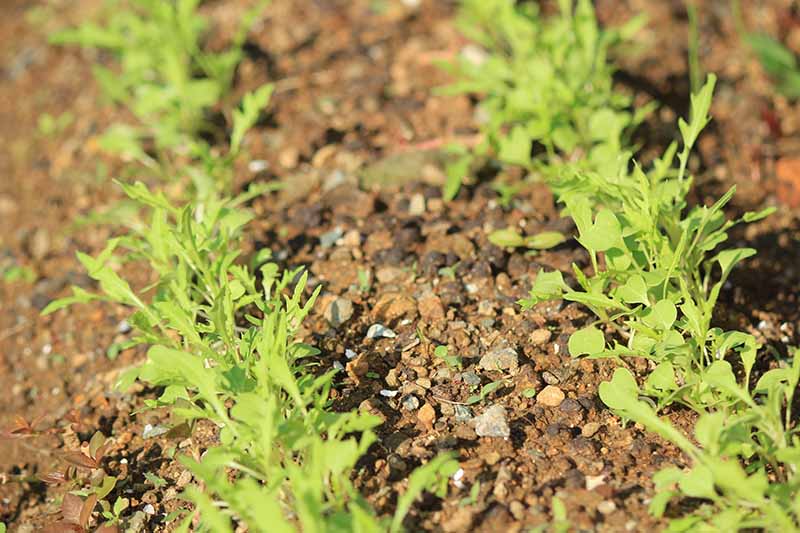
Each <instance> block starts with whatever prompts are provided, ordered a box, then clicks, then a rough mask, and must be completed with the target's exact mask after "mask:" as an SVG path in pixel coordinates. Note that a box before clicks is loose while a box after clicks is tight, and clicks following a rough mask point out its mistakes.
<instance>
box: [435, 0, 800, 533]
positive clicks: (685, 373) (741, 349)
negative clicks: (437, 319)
mask: <svg viewBox="0 0 800 533" xmlns="http://www.w3.org/2000/svg"><path fill="white" fill-rule="evenodd" d="M560 4H561V8H562V9H561V15H560V16H556V17H553V18H552V19H548V20H541V19H540V18H539V17H538V15H537V13H536V12H535V10H533V8H527V7H516V6H514V5H513V3H512V2H505V1H502V0H497V1H494V2H465V6H464V10H463V17H464V20H465V21H467V23H468V25H467V27H466V31H465V33H466V34H467V35H468V36H471V37H473V39H474V40H475V41H476V42H477V43H479V44H481V45H482V46H483V47H484V48H485V52H486V57H485V58H484V59H483V60H482V61H481V62H479V63H477V64H476V63H475V62H474V61H472V62H471V61H469V60H467V59H463V60H462V61H460V62H459V64H458V68H456V72H457V73H458V74H459V75H460V76H461V79H460V80H459V81H457V82H456V83H455V84H454V85H453V86H452V89H453V90H455V91H458V92H462V91H467V92H477V93H480V94H482V95H484V99H483V101H482V104H481V106H482V108H483V109H484V110H485V111H486V112H487V114H488V117H487V120H486V122H485V124H484V134H485V143H484V145H483V146H482V149H483V150H485V151H486V153H488V154H490V155H491V156H493V157H494V158H495V159H496V160H498V161H499V162H501V163H503V164H506V165H509V164H510V165H521V166H523V167H524V168H525V169H526V170H527V171H528V172H530V173H532V174H535V175H536V176H537V177H540V178H542V179H544V180H545V181H546V182H547V183H548V184H549V185H550V186H551V188H552V189H553V191H554V193H555V194H556V197H557V199H558V201H559V202H560V203H561V204H563V206H564V210H563V215H564V216H569V217H570V218H571V219H572V221H573V222H574V224H575V226H576V228H577V237H576V240H577V242H578V243H579V244H580V245H581V246H582V247H583V248H585V250H586V252H587V254H588V257H589V259H590V265H589V268H588V269H586V270H584V269H581V268H579V267H578V266H577V265H573V271H572V277H573V279H574V281H573V282H571V283H567V281H566V280H565V279H564V276H563V274H562V273H561V272H560V271H551V272H548V271H540V272H539V274H538V276H537V277H536V279H535V281H534V283H533V286H532V289H531V291H530V296H529V297H528V298H527V299H524V300H522V301H521V302H520V304H521V305H522V306H523V307H524V308H530V307H533V306H534V305H536V304H538V303H539V302H542V301H547V300H556V299H564V300H568V301H572V302H578V303H580V304H582V305H584V306H586V308H588V309H589V310H590V311H591V312H592V313H593V314H594V315H595V317H596V320H595V321H593V322H592V323H591V324H589V325H588V326H586V327H584V328H582V329H580V330H578V331H576V332H575V333H574V334H573V335H572V336H571V337H570V340H569V351H570V354H571V355H572V356H575V357H591V358H601V357H611V358H615V359H618V360H623V359H624V358H627V357H639V358H644V359H647V360H649V361H652V365H653V366H652V371H651V372H650V374H649V375H648V376H644V377H643V380H642V382H641V384H639V383H637V380H636V378H635V377H634V375H633V374H632V373H631V372H630V371H629V370H628V369H626V368H624V367H623V368H619V369H617V371H616V372H615V374H614V377H613V379H612V381H611V382H607V383H603V384H602V385H601V387H600V397H601V399H602V400H603V401H604V402H605V403H606V405H608V406H609V407H611V408H612V409H613V410H614V411H615V412H617V413H618V414H619V415H620V416H622V417H623V418H624V419H627V420H632V421H635V422H638V423H640V424H642V425H643V426H645V427H646V428H648V429H649V430H651V431H653V432H656V433H658V434H659V435H661V436H662V437H664V438H666V439H667V440H669V441H671V442H673V443H675V444H676V445H677V446H679V447H680V449H681V450H683V451H684V453H685V454H686V455H687V456H688V458H689V460H690V466H689V467H688V468H686V469H678V468H676V467H671V468H667V469H665V470H663V471H661V472H659V473H658V474H657V475H656V476H655V478H654V483H655V485H656V487H657V489H658V490H659V492H658V495H657V497H656V498H655V499H654V500H653V501H652V503H651V507H650V508H651V511H652V513H653V514H654V515H656V516H663V514H664V512H665V510H666V508H667V505H668V503H669V502H670V501H671V500H673V499H674V498H677V497H690V498H699V499H701V501H702V502H703V504H702V505H700V506H697V507H696V508H695V509H694V511H692V512H691V513H690V514H688V515H686V516H684V517H682V518H680V519H675V520H672V521H671V522H670V526H669V527H670V530H671V531H695V530H699V529H702V530H708V531H737V530H740V529H748V528H756V529H764V530H768V531H795V530H797V529H798V528H800V507H798V504H797V502H798V501H800V492H799V491H798V489H800V477H798V474H797V469H798V460H800V441H798V438H797V436H796V433H797V427H796V422H795V421H794V420H793V419H792V400H793V396H794V391H795V389H796V387H797V384H798V380H799V379H800V356H798V355H797V354H796V353H795V355H793V357H792V358H791V360H789V361H781V362H780V367H779V368H776V369H772V370H769V371H767V372H764V373H763V374H762V375H761V376H760V377H759V379H758V380H757V381H756V383H755V386H753V385H752V379H751V374H752V372H753V370H754V367H755V366H756V365H755V363H756V359H757V355H758V350H759V348H760V346H759V345H758V343H757V342H756V340H755V338H754V337H753V336H752V335H749V334H747V333H745V332H742V331H724V330H722V329H721V328H719V327H715V326H714V311H715V308H716V304H717V300H718V298H719V295H720V292H721V291H722V289H723V287H724V285H725V283H726V281H727V279H728V277H729V275H730V273H731V271H732V269H733V268H734V267H735V266H736V265H737V264H738V263H739V262H741V261H743V260H745V259H747V258H748V257H750V256H752V255H753V254H755V250H753V249H750V248H724V249H721V246H722V245H723V244H724V243H726V241H727V239H728V231H729V230H730V228H731V227H733V226H734V225H736V224H739V223H747V222H753V221H756V220H759V219H761V218H763V217H765V216H767V215H769V214H770V212H771V210H770V209H767V210H764V211H761V212H758V213H746V214H745V215H743V216H742V217H741V218H739V219H736V220H729V219H727V218H726V217H725V214H724V212H723V208H724V207H725V205H726V204H727V203H728V202H729V201H730V199H731V197H732V196H733V194H734V188H731V189H730V190H729V191H728V192H726V193H725V194H724V195H723V196H722V197H721V198H719V199H718V200H717V201H716V202H715V203H714V204H713V205H711V206H695V207H690V206H689V205H688V203H687V201H686V197H687V194H688V192H689V190H690V187H691V184H692V178H691V176H690V174H689V171H688V162H689V157H690V154H691V150H692V147H693V145H694V144H695V143H696V141H697V139H698V136H699V135H700V133H701V131H702V130H703V128H704V127H705V126H706V125H707V123H708V122H709V120H710V117H709V115H708V113H709V108H710V105H711V99H712V94H713V91H714V86H715V82H716V79H715V77H714V76H713V75H710V76H709V77H708V81H707V82H706V83H705V85H704V86H703V87H702V88H700V90H699V91H698V92H696V93H695V94H693V95H692V97H691V113H690V117H689V119H688V121H684V120H683V119H681V120H680V121H679V124H678V126H679V130H680V134H681V140H682V143H681V145H680V150H679V145H678V143H676V142H675V143H672V144H671V145H670V146H669V147H668V148H667V149H666V150H665V152H664V154H663V155H662V156H661V157H660V158H658V159H656V160H655V161H654V162H653V163H652V165H651V166H650V168H648V169H646V170H645V169H643V168H642V167H641V166H640V165H639V164H637V163H636V162H635V161H632V154H633V153H634V152H635V147H634V146H631V145H630V142H629V138H630V132H631V128H633V127H635V125H636V124H638V122H639V121H640V120H641V118H642V117H643V116H645V115H646V112H647V111H649V109H648V108H645V109H644V110H637V111H630V109H629V107H630V104H631V100H630V98H627V97H625V96H623V95H620V94H617V93H615V92H614V89H613V86H612V80H611V73H612V70H613V69H612V68H611V67H610V66H609V65H608V64H607V58H606V54H607V47H608V46H609V44H611V43H613V42H618V40H619V39H620V38H622V37H624V36H626V35H628V34H629V32H628V31H627V29H626V30H623V31H618V32H611V33H602V32H600V31H599V30H598V29H597V25H596V22H595V19H594V14H593V11H592V8H591V6H590V3H589V2H588V1H579V2H578V3H577V7H576V8H575V10H574V11H573V10H572V7H571V5H572V3H571V2H561V3H560ZM628 28H630V26H629V27H628ZM532 77H535V79H532ZM584 91H585V92H584ZM539 145H541V146H542V147H543V150H542V151H541V153H540V154H537V153H536V152H537V146H539ZM532 154H533V155H532ZM676 160H677V168H676V165H675V164H674V163H675V162H676ZM464 168H466V167H464ZM462 170H463V169H462ZM460 175H461V174H453V175H451V177H456V176H460ZM448 187H451V190H453V189H454V187H455V185H453V184H452V183H451V184H448ZM537 238H538V236H533V237H527V238H526V237H523V236H521V235H519V234H518V233H517V232H515V231H513V230H501V231H499V232H495V233H494V234H493V235H492V236H491V237H490V239H491V240H492V241H493V242H495V243H496V244H499V245H503V246H508V247H517V246H524V245H526V244H529V241H530V243H533V242H534V241H535V240H536V239H537ZM554 242H555V243H558V241H554ZM534 247H535V246H534ZM674 404H680V405H683V406H686V407H688V408H690V409H692V410H694V411H696V412H697V413H698V415H699V417H698V419H697V423H696V426H695V429H694V435H692V436H687V435H684V434H683V433H682V432H681V431H680V430H678V429H676V428H675V427H674V426H673V425H672V424H671V423H670V422H669V421H668V420H667V419H665V418H661V417H659V415H658V413H659V411H661V410H663V409H664V408H666V407H668V406H670V405H674Z"/></svg>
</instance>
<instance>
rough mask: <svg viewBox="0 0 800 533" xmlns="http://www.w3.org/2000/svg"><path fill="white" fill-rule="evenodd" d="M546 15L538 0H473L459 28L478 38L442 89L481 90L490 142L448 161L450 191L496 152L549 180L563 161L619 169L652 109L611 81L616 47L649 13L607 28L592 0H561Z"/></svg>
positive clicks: (485, 131)
mask: <svg viewBox="0 0 800 533" xmlns="http://www.w3.org/2000/svg"><path fill="white" fill-rule="evenodd" d="M559 6H560V13H559V14H558V15H556V16H552V17H544V16H542V15H541V14H540V13H539V8H538V6H537V5H536V4H534V3H527V2H526V3H523V4H520V5H517V4H516V2H512V1H510V0H488V1H486V0H465V1H464V2H463V3H462V7H461V10H460V13H459V19H458V20H459V28H460V29H461V31H462V33H464V35H465V36H467V37H468V38H470V39H471V40H472V41H474V42H475V43H476V45H478V46H480V50H481V51H480V52H479V53H472V54H462V56H461V57H460V58H459V59H458V60H457V61H456V62H454V63H451V64H449V65H445V68H446V69H447V70H449V71H450V72H451V73H452V74H453V75H454V76H455V77H456V81H455V82H453V83H452V84H451V85H449V86H448V87H446V88H443V89H442V90H441V92H444V93H446V94H459V93H469V94H479V95H481V103H480V109H481V112H482V113H483V115H484V119H483V124H482V126H481V133H482V134H483V142H482V143H481V144H480V145H479V147H478V149H477V150H476V151H475V152H467V151H465V150H463V149H461V150H460V152H461V153H462V156H461V158H460V159H459V160H458V161H457V162H455V163H453V164H452V165H451V166H450V167H449V168H448V169H447V174H448V180H447V184H446V185H445V191H444V194H445V197H446V198H448V199H451V198H454V197H455V195H456V194H457V193H458V190H459V188H460V186H461V183H462V181H463V178H464V177H465V175H466V174H467V172H468V169H469V166H470V163H471V162H472V161H473V159H474V158H475V157H476V156H483V155H489V156H491V157H492V158H494V159H496V160H497V161H499V162H500V163H502V164H507V165H516V166H522V167H524V168H525V169H526V170H527V171H528V172H529V173H531V174H533V175H535V176H538V177H543V178H545V179H551V178H555V177H557V176H558V174H559V173H560V169H561V164H562V163H563V164H566V163H569V164H570V165H579V166H580V167H582V168H587V169H593V170H598V171H601V172H602V171H605V170H606V169H611V170H612V171H613V170H616V168H617V165H618V160H617V159H618V156H619V153H620V151H622V150H626V149H629V144H630V143H629V139H630V134H631V133H632V131H633V129H634V127H635V126H636V125H637V124H639V123H640V122H641V121H642V119H643V118H644V117H645V116H646V115H647V113H648V112H649V109H650V108H648V107H645V108H642V109H639V110H638V111H636V112H632V111H631V103H632V100H631V97H630V96H628V95H625V94H622V93H620V92H618V91H615V90H613V79H612V74H613V72H614V69H613V67H612V65H611V64H610V62H609V61H608V53H609V50H610V48H612V47H613V46H615V45H618V44H620V43H621V42H623V41H625V40H627V39H628V38H630V36H631V35H633V33H635V31H636V30H637V29H638V27H639V26H640V25H641V23H642V22H643V19H642V18H641V17H638V18H636V19H634V20H632V21H630V22H629V23H628V24H626V25H625V26H623V27H621V28H617V29H601V28H600V27H599V26H598V23H597V19H596V17H595V13H594V8H593V7H592V4H591V2H590V1H589V0H579V1H578V2H577V4H575V5H574V4H573V2H572V1H571V0H563V1H560V2H559Z"/></svg>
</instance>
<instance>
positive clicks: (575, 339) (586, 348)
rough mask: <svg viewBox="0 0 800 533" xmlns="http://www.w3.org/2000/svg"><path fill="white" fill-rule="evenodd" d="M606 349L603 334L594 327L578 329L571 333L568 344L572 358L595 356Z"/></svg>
mask: <svg viewBox="0 0 800 533" xmlns="http://www.w3.org/2000/svg"><path fill="white" fill-rule="evenodd" d="M605 347H606V339H605V337H604V336H603V332H602V331H600V330H599V329H597V328H595V327H594V326H589V327H587V328H583V329H579V330H578V331H576V332H575V333H573V334H572V335H571V336H570V338H569V342H568V348H569V353H570V355H571V356H573V357H578V356H579V355H596V354H598V353H600V352H602V351H603V350H604V349H605Z"/></svg>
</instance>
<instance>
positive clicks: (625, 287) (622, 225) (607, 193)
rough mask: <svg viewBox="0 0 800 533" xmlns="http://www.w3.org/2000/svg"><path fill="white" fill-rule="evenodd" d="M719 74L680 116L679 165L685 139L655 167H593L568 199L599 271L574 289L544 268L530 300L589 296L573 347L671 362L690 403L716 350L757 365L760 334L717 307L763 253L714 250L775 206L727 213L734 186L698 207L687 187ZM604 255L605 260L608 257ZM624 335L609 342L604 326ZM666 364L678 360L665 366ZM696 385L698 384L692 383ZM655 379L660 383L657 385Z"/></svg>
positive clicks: (672, 393)
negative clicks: (722, 318) (690, 204)
mask: <svg viewBox="0 0 800 533" xmlns="http://www.w3.org/2000/svg"><path fill="white" fill-rule="evenodd" d="M714 81H715V80H714V78H713V77H710V78H709V81H708V83H707V84H706V85H705V86H704V87H703V89H702V90H701V91H700V92H699V93H698V94H696V95H694V96H693V97H692V110H691V120H690V122H688V123H687V122H684V121H682V120H681V122H680V130H681V132H682V135H683V147H682V150H681V152H680V153H679V154H678V155H677V159H678V161H679V168H678V170H677V173H675V172H672V171H671V170H670V166H671V163H672V161H673V159H674V158H675V154H676V150H677V148H676V145H675V144H673V145H671V146H670V147H669V148H668V149H667V152H666V153H665V155H664V157H663V158H662V159H660V160H658V161H656V163H655V164H654V167H653V169H652V170H651V171H649V172H648V173H647V174H645V173H644V171H642V170H641V169H640V168H639V167H634V172H633V174H632V175H631V176H626V175H623V176H612V177H608V176H603V175H599V174H594V175H591V174H584V175H583V176H581V177H578V178H576V180H575V181H574V187H573V188H572V189H571V190H570V192H567V193H565V194H563V195H561V197H560V200H561V201H563V202H564V203H565V204H566V210H565V211H566V213H568V214H569V215H570V216H571V217H572V219H573V220H574V222H575V225H576V226H577V228H578V237H577V240H578V242H579V243H580V244H581V246H583V247H584V248H586V250H587V252H588V253H589V257H590V260H591V268H592V272H593V273H592V275H591V276H589V275H586V274H584V272H583V271H581V270H580V269H578V268H577V266H574V267H573V271H574V274H575V277H576V280H577V284H578V287H577V288H575V289H573V288H571V287H569V286H568V285H567V284H566V283H565V282H564V279H563V277H562V275H561V273H560V272H540V273H539V276H538V277H537V278H536V280H535V281H534V284H533V287H532V289H531V292H530V297H529V298H528V299H526V300H524V301H522V302H521V304H522V305H523V307H530V306H532V305H535V304H536V303H538V302H540V301H542V300H547V299H552V298H564V299H566V300H570V301H574V302H579V303H582V304H584V305H586V306H587V307H588V308H589V309H590V310H591V311H592V312H593V313H594V314H595V315H596V316H597V319H598V320H597V323H596V324H592V325H590V326H588V327H586V328H584V329H581V330H579V331H578V332H576V333H575V334H573V335H572V337H571V338H570V341H569V350H570V353H571V354H572V355H573V356H589V357H620V356H623V355H625V356H628V355H635V356H639V357H644V358H647V359H652V360H654V361H655V362H657V363H669V364H670V365H671V367H670V369H674V371H675V372H676V373H677V378H676V380H677V382H680V383H683V384H684V385H682V386H681V387H679V388H675V389H674V390H672V389H670V388H669V387H667V388H666V389H664V391H663V397H664V398H665V399H668V401H675V400H678V401H683V402H685V403H687V404H689V405H693V404H695V403H697V402H702V400H701V396H702V387H701V384H700V383H699V382H697V380H694V379H692V376H693V375H694V374H696V372H698V371H699V370H701V369H703V368H705V367H706V366H708V365H709V364H710V363H711V362H712V361H714V360H715V359H718V358H721V357H724V356H725V355H726V354H728V353H731V354H739V355H740V356H741V358H742V359H743V360H744V361H745V362H746V364H745V368H746V371H747V372H749V369H750V368H752V361H753V360H754V358H755V351H756V349H757V346H756V343H755V341H754V340H753V338H752V337H750V336H749V335H746V334H744V333H740V332H725V331H722V330H720V329H719V328H715V327H712V325H711V320H712V315H713V309H714V306H715V304H716V301H717V299H718V297H719V293H720V291H721V290H722V287H723V285H724V283H725V281H726V280H727V278H728V276H729V275H730V273H731V271H732V269H733V268H734V267H735V266H736V264H737V263H739V262H740V261H742V260H744V259H746V258H748V257H750V256H751V255H753V254H754V253H755V251H754V250H752V249H750V248H733V249H727V250H724V251H721V252H717V253H714V251H715V248H717V247H718V246H719V245H720V244H721V243H723V242H725V241H726V240H727V231H728V230H729V229H730V228H731V227H732V226H734V225H735V224H738V223H741V222H752V221H755V220H758V219H760V218H763V217H764V216H767V215H768V214H769V213H770V212H771V210H765V211H762V212H760V213H746V214H745V215H743V216H742V217H741V218H739V219H737V220H733V221H731V220H726V219H725V216H724V213H723V212H722V208H723V207H724V206H725V204H726V203H727V202H728V201H729V200H730V198H731V197H732V195H733V193H734V189H733V188H732V189H731V190H729V191H728V192H727V193H726V194H725V195H723V197H722V198H720V199H719V200H718V201H717V202H716V203H715V204H713V205H712V206H710V207H709V206H698V207H695V208H692V209H690V210H688V212H686V213H685V214H684V212H685V210H686V209H687V206H686V200H685V197H686V193H687V192H688V188H689V186H690V183H691V178H690V177H689V176H688V175H687V173H686V163H687V161H688V158H689V153H690V151H691V148H692V145H693V144H694V142H695V141H696V139H697V137H698V135H699V133H700V131H701V130H702V128H703V127H704V126H705V124H706V123H707V122H708V120H709V118H708V110H709V107H710V104H711V94H712V91H713V87H714ZM601 257H602V258H603V261H602V262H601V261H600V258H601ZM598 326H601V327H602V328H603V329H607V330H610V331H614V332H616V333H617V334H618V338H619V339H621V340H622V341H623V342H620V341H618V340H613V341H612V342H610V343H607V342H606V338H605V334H604V331H603V329H601V328H599V327H598ZM662 369H663V373H664V374H667V373H668V372H669V369H666V368H665V367H662ZM690 384H693V385H690ZM653 386H654V387H656V386H657V385H656V384H654V385H653Z"/></svg>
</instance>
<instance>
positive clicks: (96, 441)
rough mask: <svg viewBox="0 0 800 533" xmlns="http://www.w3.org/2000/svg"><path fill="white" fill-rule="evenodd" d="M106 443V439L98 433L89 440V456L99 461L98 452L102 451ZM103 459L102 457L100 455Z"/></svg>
mask: <svg viewBox="0 0 800 533" xmlns="http://www.w3.org/2000/svg"><path fill="white" fill-rule="evenodd" d="M105 443H106V437H105V435H103V434H102V433H100V432H99V431H96V432H95V434H94V435H92V438H91V440H89V455H91V456H92V457H94V458H95V459H97V451H98V450H100V449H102V448H103V446H104V445H105ZM100 457H102V455H100Z"/></svg>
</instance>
